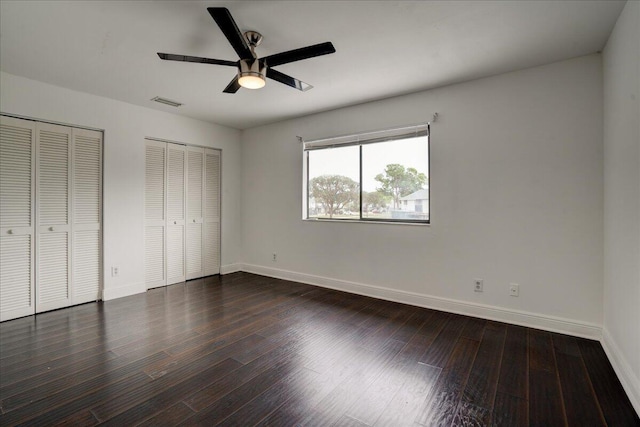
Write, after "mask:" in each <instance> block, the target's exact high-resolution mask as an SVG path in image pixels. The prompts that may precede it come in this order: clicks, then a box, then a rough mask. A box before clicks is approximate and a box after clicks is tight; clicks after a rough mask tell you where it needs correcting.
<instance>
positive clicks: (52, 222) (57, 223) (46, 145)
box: [36, 123, 72, 312]
mask: <svg viewBox="0 0 640 427" xmlns="http://www.w3.org/2000/svg"><path fill="white" fill-rule="evenodd" d="M36 130H37V134H36V147H37V152H36V162H37V170H36V176H37V184H36V185H37V187H36V195H37V197H36V217H37V219H38V227H39V230H38V236H37V239H36V241H37V246H36V265H37V269H38V275H37V280H36V283H37V287H36V290H37V292H36V312H41V311H46V310H53V309H56V308H60V307H65V306H68V305H70V304H71V300H70V294H69V286H70V283H71V281H72V278H71V275H70V261H71V247H70V242H69V240H70V223H69V219H70V203H69V200H70V198H71V191H70V188H71V185H70V184H71V167H70V162H69V158H70V157H71V128H68V127H65V126H57V125H51V124H45V123H38V124H37V125H36Z"/></svg>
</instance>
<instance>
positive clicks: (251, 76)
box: [238, 59, 267, 89]
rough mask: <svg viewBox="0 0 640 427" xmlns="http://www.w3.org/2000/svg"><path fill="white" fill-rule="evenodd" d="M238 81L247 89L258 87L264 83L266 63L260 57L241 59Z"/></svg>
mask: <svg viewBox="0 0 640 427" xmlns="http://www.w3.org/2000/svg"><path fill="white" fill-rule="evenodd" d="M239 62H240V67H239V69H238V82H239V83H240V85H241V86H243V87H246V88H248V89H259V88H261V87H263V86H264V85H265V78H264V76H265V73H266V71H267V63H266V61H264V60H261V59H241V60H240V61H239Z"/></svg>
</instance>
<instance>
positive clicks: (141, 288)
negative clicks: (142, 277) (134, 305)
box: [102, 281, 147, 301]
mask: <svg viewBox="0 0 640 427" xmlns="http://www.w3.org/2000/svg"><path fill="white" fill-rule="evenodd" d="M145 292H147V285H146V284H145V283H144V281H142V282H136V283H129V284H128V285H124V286H108V287H105V288H104V289H103V290H102V300H103V301H109V300H112V299H116V298H123V297H128V296H131V295H136V294H143V293H145Z"/></svg>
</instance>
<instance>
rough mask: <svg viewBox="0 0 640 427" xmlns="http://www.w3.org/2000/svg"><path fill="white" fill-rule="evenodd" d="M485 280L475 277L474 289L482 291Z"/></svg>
mask: <svg viewBox="0 0 640 427" xmlns="http://www.w3.org/2000/svg"><path fill="white" fill-rule="evenodd" d="M483 287H484V281H483V280H482V279H473V291H474V292H482V289H483Z"/></svg>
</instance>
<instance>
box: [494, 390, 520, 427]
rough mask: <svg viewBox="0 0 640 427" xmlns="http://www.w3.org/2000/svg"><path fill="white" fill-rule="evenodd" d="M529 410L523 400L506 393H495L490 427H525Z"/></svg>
mask: <svg viewBox="0 0 640 427" xmlns="http://www.w3.org/2000/svg"><path fill="white" fill-rule="evenodd" d="M528 412H529V408H528V405H527V401H526V400H525V399H523V398H520V397H516V396H512V395H510V394H507V393H502V392H500V391H499V392H498V393H496V400H495V403H494V404H493V414H492V416H491V425H492V426H495V427H526V426H528V425H529V418H528Z"/></svg>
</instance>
